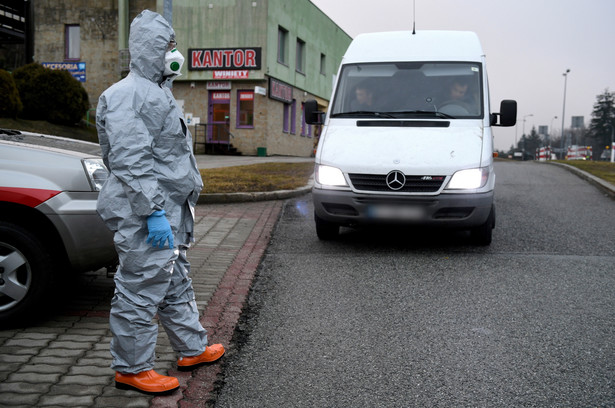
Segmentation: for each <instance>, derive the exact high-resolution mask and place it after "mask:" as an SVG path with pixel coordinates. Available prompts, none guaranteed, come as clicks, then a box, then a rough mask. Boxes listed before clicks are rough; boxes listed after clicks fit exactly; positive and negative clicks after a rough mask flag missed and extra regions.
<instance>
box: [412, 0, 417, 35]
mask: <svg viewBox="0 0 615 408" xmlns="http://www.w3.org/2000/svg"><path fill="white" fill-rule="evenodd" d="M414 34H416V0H413V1H412V35H414Z"/></svg>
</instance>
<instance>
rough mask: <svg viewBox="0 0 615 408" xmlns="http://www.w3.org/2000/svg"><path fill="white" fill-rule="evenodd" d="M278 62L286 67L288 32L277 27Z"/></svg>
mask: <svg viewBox="0 0 615 408" xmlns="http://www.w3.org/2000/svg"><path fill="white" fill-rule="evenodd" d="M278 62H279V63H280V64H284V65H288V30H286V29H285V28H283V27H278Z"/></svg>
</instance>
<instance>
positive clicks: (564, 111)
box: [562, 68, 570, 152]
mask: <svg viewBox="0 0 615 408" xmlns="http://www.w3.org/2000/svg"><path fill="white" fill-rule="evenodd" d="M569 72H570V68H568V69H567V70H566V72H564V73H563V74H562V75H563V76H564V107H563V108H562V152H563V151H564V120H565V118H566V85H567V84H568V73H569Z"/></svg>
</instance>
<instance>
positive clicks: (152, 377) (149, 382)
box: [115, 370, 179, 394]
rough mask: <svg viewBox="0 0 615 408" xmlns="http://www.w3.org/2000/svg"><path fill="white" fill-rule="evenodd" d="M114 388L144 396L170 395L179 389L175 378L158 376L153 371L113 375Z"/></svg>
mask: <svg viewBox="0 0 615 408" xmlns="http://www.w3.org/2000/svg"><path fill="white" fill-rule="evenodd" d="M115 388H119V389H120V390H137V391H141V392H144V393H146V394H164V393H171V392H173V391H175V390H176V389H178V388H179V381H178V380H177V378H175V377H167V376H166V375H160V374H158V373H157V372H155V371H154V370H148V371H141V372H140V373H137V374H123V373H120V372H119V371H117V372H116V373H115Z"/></svg>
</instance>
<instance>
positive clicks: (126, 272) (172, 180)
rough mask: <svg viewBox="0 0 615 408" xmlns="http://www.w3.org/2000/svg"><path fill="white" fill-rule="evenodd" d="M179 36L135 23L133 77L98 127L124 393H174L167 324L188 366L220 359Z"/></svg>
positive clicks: (105, 101)
mask: <svg viewBox="0 0 615 408" xmlns="http://www.w3.org/2000/svg"><path fill="white" fill-rule="evenodd" d="M175 47H176V43H175V32H174V31H173V28H172V27H171V25H170V24H169V23H168V22H167V21H166V20H165V19H164V18H163V17H162V16H161V15H160V14H157V13H154V12H152V11H149V10H145V11H143V12H141V13H140V14H139V15H138V16H137V17H136V18H135V19H134V20H133V21H132V23H131V25H130V36H129V49H130V57H131V61H130V73H129V74H128V76H126V78H124V79H122V80H121V81H119V82H117V83H115V84H114V85H112V86H111V87H109V88H108V89H107V90H106V91H105V92H103V94H102V95H101V96H100V99H99V102H98V107H97V110H96V126H97V130H98V136H99V141H100V146H101V149H102V155H103V160H104V162H105V164H106V165H107V168H108V169H109V172H110V174H109V178H108V180H107V181H106V183H105V184H104V186H103V188H102V190H101V192H100V195H99V198H98V205H97V211H98V213H99V214H100V216H101V217H102V219H103V220H104V221H105V223H106V225H107V226H108V227H109V229H111V230H112V231H113V232H114V243H115V248H116V250H117V253H118V256H119V267H118V270H117V272H116V274H115V293H114V296H113V299H112V300H111V312H110V319H109V325H110V328H111V331H112V334H113V336H112V339H111V347H110V348H111V355H112V357H113V361H112V364H111V368H113V369H114V370H115V371H116V374H115V384H116V387H117V388H122V389H136V390H139V391H142V392H145V393H151V394H157V393H169V392H172V391H174V390H175V389H177V388H178V387H179V382H178V380H177V378H175V377H169V376H164V375H161V374H158V373H156V372H155V371H154V369H153V368H154V359H155V355H154V352H155V347H156V339H157V336H158V326H157V324H156V323H153V322H152V320H153V319H154V317H155V315H158V319H159V320H160V323H161V324H162V326H163V328H164V329H165V331H166V333H167V335H168V337H169V340H170V343H171V346H172V347H173V349H174V350H175V352H176V353H177V354H178V356H179V359H178V361H177V365H178V368H179V369H191V368H194V367H197V366H199V365H202V364H205V363H211V362H214V361H216V360H218V359H219V358H220V357H222V355H223V354H224V347H223V346H222V345H221V344H214V345H210V346H208V345H207V333H206V331H205V329H204V328H203V327H202V326H201V324H200V322H199V313H198V309H197V306H196V301H195V295H194V290H193V288H192V280H191V279H190V277H189V272H190V264H189V262H188V259H187V257H186V251H187V249H188V247H189V245H190V243H191V242H194V238H193V236H192V234H193V226H194V206H195V205H196V202H197V199H198V196H199V193H200V191H201V189H202V187H203V183H202V179H201V176H200V173H199V170H198V168H197V166H196V159H195V158H194V155H193V152H192V136H191V135H190V133H189V131H188V128H187V126H186V125H185V122H184V118H183V115H182V112H181V110H180V108H179V107H178V105H177V103H176V101H175V99H174V97H173V95H172V93H171V90H170V87H171V81H172V80H173V79H174V78H175V77H177V76H178V74H179V71H180V69H181V64H182V63H183V57H182V56H181V53H180V52H179V51H177V49H176V48H175Z"/></svg>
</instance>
